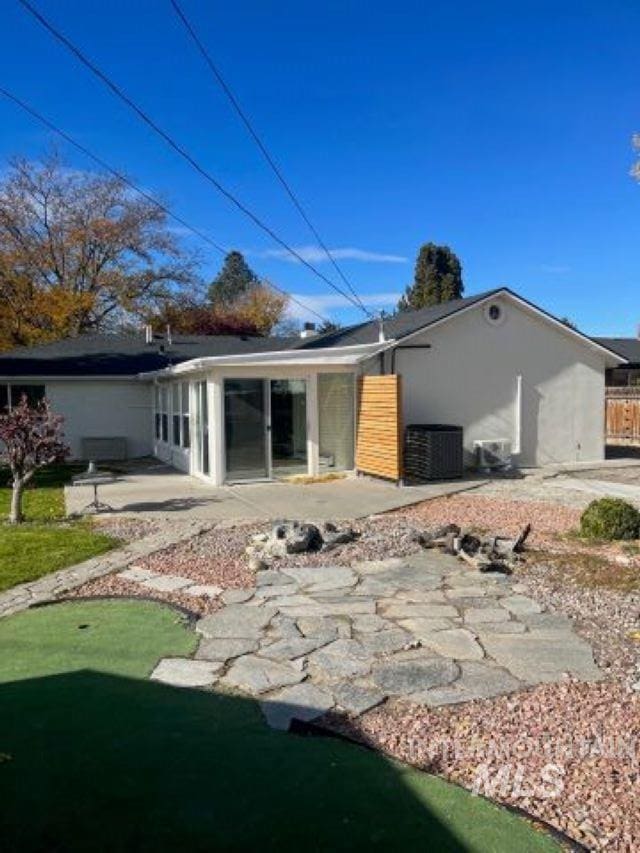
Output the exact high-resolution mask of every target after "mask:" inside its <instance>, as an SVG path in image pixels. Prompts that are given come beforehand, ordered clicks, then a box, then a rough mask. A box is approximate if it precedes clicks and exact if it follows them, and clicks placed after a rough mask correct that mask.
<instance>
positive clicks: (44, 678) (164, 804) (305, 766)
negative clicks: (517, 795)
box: [0, 601, 558, 853]
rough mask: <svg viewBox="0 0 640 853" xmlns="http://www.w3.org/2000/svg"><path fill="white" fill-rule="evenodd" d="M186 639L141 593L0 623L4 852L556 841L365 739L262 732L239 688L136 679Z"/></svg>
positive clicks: (545, 847) (523, 845) (527, 850)
mask: <svg viewBox="0 0 640 853" xmlns="http://www.w3.org/2000/svg"><path fill="white" fill-rule="evenodd" d="M82 626H86V627H82ZM194 646H195V637H194V635H193V633H192V632H191V631H190V630H189V629H188V628H187V626H186V625H185V623H184V621H183V620H182V618H181V617H180V616H178V615H177V614H176V613H175V611H172V610H169V609H168V608H165V607H163V606H161V605H157V604H152V603H141V602H128V601H117V602H116V601H110V602H79V603H74V604H69V603H66V604H60V605H54V606H52V607H48V608H44V609H41V610H36V611H30V612H28V613H23V614H19V615H17V616H14V617H10V618H8V619H5V620H2V621H0V648H2V650H3V653H2V660H1V661H0V825H1V826H2V849H3V851H6V853H10V851H16V853H17V851H20V853H30V851H41V850H50V851H54V850H55V851H63V850H64V851H65V852H66V851H87V850H91V851H109V853H117V851H134V850H135V851H154V852H155V853H158V852H159V853H163V851H174V850H184V851H189V853H193V851H213V850H225V851H231V850H252V851H253V850H260V851H263V850H278V851H294V850H303V849H311V850H315V851H324V850H327V851H329V850H331V851H333V850H365V849H366V850H370V849H385V850H424V851H434V853H435V852H436V851H437V853H441V852H442V851H478V853H480V851H482V853H502V851H505V853H506V851H513V850H518V851H519V853H543V851H552V850H557V849H558V848H557V847H556V845H555V844H554V842H552V841H551V840H550V839H549V838H548V837H547V836H545V835H543V834H541V833H539V832H537V831H535V830H533V829H532V828H531V827H530V826H529V825H528V824H526V823H524V822H523V821H521V820H520V819H518V818H516V817H514V816H513V815H511V814H509V813H507V812H506V811H504V810H502V809H499V808H498V807H496V806H493V805H492V804H490V803H487V802H486V801H485V800H482V799H480V798H477V797H473V796H471V795H470V794H468V793H467V792H465V791H462V790H461V789H459V788H457V787H454V786H452V785H448V784H446V783H444V782H443V781H441V780H439V779H436V778H434V777H432V776H429V775H427V774H423V773H419V772H417V771H415V770H412V769H410V768H407V767H404V766H401V765H399V764H397V763H394V762H390V761H388V760H386V759H385V758H383V757H382V756H381V755H379V754H378V753H375V752H372V751H368V750H366V749H363V748H361V747H356V746H353V745H351V744H347V743H344V742H342V741H338V740H334V739H329V738H304V737H297V736H294V735H290V734H284V733H282V732H275V731H272V730H270V729H268V728H267V727H266V725H265V724H264V722H263V719H262V717H261V714H260V711H259V708H258V705H257V704H256V703H255V702H253V701H250V700H247V699H244V698H241V697H238V696H228V695H227V696H225V695H222V694H216V693H213V692H210V691H199V690H184V689H177V688H171V687H168V686H166V685H162V684H158V683H154V682H150V681H148V680H145V676H146V675H148V673H149V672H150V671H151V669H152V667H153V665H154V663H155V661H156V660H157V659H158V658H160V657H163V656H172V655H185V654H188V653H190V652H191V651H192V650H193V648H194ZM12 679H17V680H12Z"/></svg>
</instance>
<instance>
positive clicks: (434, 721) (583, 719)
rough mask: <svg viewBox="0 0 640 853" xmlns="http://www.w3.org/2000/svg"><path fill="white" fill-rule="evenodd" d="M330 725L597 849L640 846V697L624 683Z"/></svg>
mask: <svg viewBox="0 0 640 853" xmlns="http://www.w3.org/2000/svg"><path fill="white" fill-rule="evenodd" d="M328 722H329V725H332V726H333V727H335V728H337V729H338V730H339V731H342V732H345V733H348V734H350V735H351V736H353V737H356V738H357V739H360V740H364V741H365V742H366V743H368V744H369V745H371V746H374V747H375V748H376V749H380V750H382V751H384V752H385V753H387V754H389V755H392V756H393V757H394V758H399V759H401V760H404V761H407V762H409V763H411V764H413V765H415V766H416V767H420V768H422V769H424V770H429V771H430V772H433V773H438V774H441V775H443V776H444V777H445V778H447V779H451V780H452V781H455V782H458V783H459V784H461V785H464V786H465V787H467V788H470V789H472V790H474V789H475V790H477V791H478V792H479V793H482V794H485V795H488V796H491V797H492V798H493V799H496V800H498V801H500V802H505V803H510V804H512V805H515V806H518V807H519V808H522V809H525V810H526V811H527V812H529V813H530V814H533V815H536V816H537V817H540V818H542V819H544V820H546V821H548V822H549V823H550V824H552V825H553V826H555V827H557V828H559V829H561V830H563V831H564V832H566V833H567V834H568V835H569V836H570V837H572V838H573V839H575V840H577V841H580V842H582V843H583V844H584V845H585V846H586V847H587V848H588V849H592V850H593V849H598V850H611V851H614V850H615V851H624V853H631V851H637V850H638V849H639V847H640V815H639V813H638V804H637V796H638V784H639V775H640V771H639V767H638V760H639V759H640V697H638V696H637V695H631V696H630V695H629V693H628V692H627V691H626V690H625V689H624V687H622V686H621V685H617V684H611V683H600V684H579V683H566V684H553V685H540V686H538V687H535V688H533V689H531V690H529V691H525V692H521V693H518V694H515V695H510V696H504V697H499V698H497V699H491V700H478V701H475V702H469V703H465V704H463V705H458V706H454V707H447V708H437V709H433V710H431V709H428V708H425V707H423V706H419V705H415V704H413V703H409V702H395V703H387V704H386V705H384V706H382V707H380V708H379V709H374V710H372V711H370V712H368V713H367V714H365V715H364V716H363V717H359V718H357V719H355V720H352V721H350V722H348V723H347V722H346V721H345V718H344V717H333V718H329V721H328ZM545 768H546V770H545ZM498 774H501V775H498ZM545 777H546V780H547V781H546V782H545ZM483 780H486V781H485V782H484V785H483V784H481V783H482V782H483ZM558 780H559V782H560V784H561V786H562V789H561V790H557V791H556V790H554V783H555V782H557V781H558ZM549 782H551V784H549Z"/></svg>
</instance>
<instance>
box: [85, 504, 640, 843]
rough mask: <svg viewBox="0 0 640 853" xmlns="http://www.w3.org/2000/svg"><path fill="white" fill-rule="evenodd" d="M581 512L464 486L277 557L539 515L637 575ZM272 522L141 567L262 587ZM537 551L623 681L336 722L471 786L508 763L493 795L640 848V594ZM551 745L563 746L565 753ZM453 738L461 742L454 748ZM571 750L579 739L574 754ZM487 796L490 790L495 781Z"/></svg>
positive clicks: (597, 837)
mask: <svg viewBox="0 0 640 853" xmlns="http://www.w3.org/2000/svg"><path fill="white" fill-rule="evenodd" d="M579 518H580V510H578V509H574V508H569V507H565V506H561V505H558V504H551V503H544V502H534V501H523V500H506V499H503V498H495V497H489V496H485V495H471V494H466V495H465V494H461V495H455V496H452V497H449V498H439V499H437V500H432V501H427V502H424V503H422V504H419V505H417V506H414V507H410V508H407V509H403V510H398V511H396V512H394V513H389V514H387V515H384V516H378V517H376V518H372V519H368V520H364V521H359V522H357V523H354V527H355V528H356V529H357V530H358V531H359V532H360V533H361V534H362V535H361V537H360V538H359V539H358V540H357V541H356V542H354V543H351V544H349V545H346V546H343V547H341V548H339V549H337V550H336V551H334V552H331V553H328V554H322V553H320V554H305V555H297V556H290V557H287V558H286V559H284V560H280V561H276V562H275V564H274V565H275V566H276V567H283V568H284V567H286V566H305V565H307V566H308V565H350V564H351V563H353V562H357V561H359V560H367V559H382V558H387V557H395V556H404V555H407V554H410V553H413V552H415V551H417V550H419V546H418V545H417V543H416V541H415V539H416V533H417V532H419V531H422V530H424V529H429V528H433V527H435V526H438V525H441V524H445V523H449V522H454V523H457V524H459V525H460V526H461V527H467V528H469V527H470V528H475V529H478V530H486V531H491V532H492V533H496V534H501V535H504V536H515V535H516V534H517V533H519V532H520V530H521V529H522V528H523V527H524V525H525V524H527V523H528V522H531V523H532V524H533V532H532V536H531V538H530V544H532V545H533V546H534V547H536V548H539V549H544V550H546V551H547V552H551V551H553V552H555V553H563V554H566V555H567V556H568V557H569V558H570V556H571V554H576V555H577V554H578V553H583V552H584V553H588V554H590V555H592V556H593V555H594V554H596V555H598V556H600V557H605V558H607V559H610V560H611V561H612V563H611V565H612V567H614V568H615V565H618V567H619V565H620V564H619V563H618V564H616V563H615V562H613V561H616V560H621V559H624V560H626V561H627V564H628V565H627V569H628V570H629V571H631V570H632V569H633V568H634V564H635V562H636V559H637V558H628V557H623V552H622V551H621V550H620V548H619V546H617V545H614V546H601V547H598V548H594V547H591V546H585V545H584V544H582V543H580V542H579V541H576V540H573V539H571V538H568V537H566V535H565V534H567V533H568V532H569V531H571V530H573V529H575V528H577V527H578V523H579ZM266 529H268V528H267V527H266V526H265V525H257V524H254V525H237V526H235V527H225V528H218V529H213V530H211V531H208V532H206V533H204V534H202V535H200V536H197V537H194V538H193V539H192V540H190V541H188V542H183V543H181V544H178V545H176V546H174V547H172V548H168V549H166V550H165V551H162V552H159V553H157V554H154V555H152V556H151V557H149V558H147V559H145V560H141V561H139V565H141V566H143V567H145V568H148V569H151V570H152V571H155V572H158V573H159V574H180V575H184V576H186V577H189V578H191V579H192V580H193V581H194V583H202V584H216V585H218V586H220V587H222V588H225V589H226V588H231V587H236V588H237V587H243V586H250V585H252V582H253V576H252V573H251V572H250V571H249V569H248V566H247V558H246V555H245V553H244V551H245V547H246V545H247V543H248V541H249V538H250V535H251V534H252V533H254V532H256V531H263V530H266ZM536 559H537V558H536V555H532V557H531V558H530V559H529V560H528V561H527V564H526V565H525V566H524V567H523V569H522V571H521V572H519V577H518V581H520V582H521V583H523V584H525V585H526V586H527V588H528V591H529V593H530V594H531V595H532V596H533V597H534V598H536V599H537V600H539V601H541V602H542V603H544V604H547V605H548V606H550V607H552V608H553V609H558V610H561V611H563V612H565V613H568V614H569V615H570V616H571V617H572V618H573V619H574V623H575V627H576V630H577V631H578V632H579V633H580V634H581V635H582V636H584V637H585V638H586V639H588V640H589V641H590V642H591V643H592V645H593V647H594V652H595V656H596V660H597V661H598V663H599V665H600V666H601V667H603V668H604V670H605V671H606V672H607V674H608V676H609V679H610V680H608V681H606V682H603V683H600V684H581V683H569V682H567V683H563V684H553V685H540V686H538V687H536V688H535V689H532V690H529V691H526V692H522V693H519V694H517V695H513V696H507V697H500V698H498V699H494V700H483V701H477V702H471V703H466V704H464V705H461V706H454V707H451V708H441V709H436V710H430V709H426V708H423V707H421V706H417V705H412V704H410V703H399V702H395V703H387V704H385V705H383V706H381V707H380V708H378V709H376V710H374V711H371V712H369V713H368V714H366V715H365V716H364V717H363V718H361V719H360V720H358V721H356V722H354V723H350V724H347V723H345V720H344V719H342V720H335V719H333V720H332V724H333V725H334V726H336V727H341V728H343V729H344V727H345V725H349V731H350V733H351V734H355V735H357V736H359V737H361V738H363V739H365V740H366V741H367V742H369V743H370V744H372V745H373V746H375V747H376V748H378V749H381V750H383V751H385V752H387V753H389V754H390V755H393V756H395V757H397V758H400V759H402V760H405V761H409V762H410V763H413V764H416V765H417V766H420V767H423V768H424V769H427V770H430V771H431V772H436V773H439V774H441V775H443V776H445V777H447V778H449V779H451V780H454V781H456V782H458V783H460V784H463V785H465V786H467V787H469V788H473V787H474V783H475V781H476V774H477V772H478V768H479V767H481V766H482V765H485V764H486V765H488V772H493V771H497V770H499V769H500V768H503V778H504V776H505V775H506V774H507V772H508V771H505V770H504V768H505V767H506V766H509V765H510V766H511V770H510V773H511V777H510V778H511V782H513V780H514V776H513V774H517V775H520V776H521V784H520V789H521V790H520V791H518V790H517V785H515V786H514V785H513V784H505V787H504V790H503V791H501V790H500V786H498V788H497V789H494V790H493V793H491V796H493V798H494V799H497V800H502V801H504V802H509V803H513V804H515V805H517V806H520V807H521V808H524V809H526V810H527V811H529V812H531V813H532V814H535V815H538V816H539V817H541V818H542V819H544V820H547V821H548V822H549V823H552V824H553V825H555V826H557V827H558V828H560V829H562V830H564V831H565V832H567V833H568V834H569V835H571V836H572V837H574V838H576V839H578V840H580V841H582V843H584V844H585V845H586V846H588V847H589V848H590V849H598V850H605V849H606V850H611V851H624V853H631V851H634V853H635V851H640V810H639V809H638V807H637V805H636V800H637V799H638V795H639V794H640V769H639V766H638V760H639V757H640V693H633V691H632V689H631V686H632V685H633V684H635V683H636V682H638V679H640V643H638V642H635V641H634V640H632V639H631V638H630V636H629V635H630V631H631V630H632V629H633V628H634V627H635V628H637V627H638V626H639V625H640V596H639V595H635V596H634V595H633V594H629V593H625V592H621V591H615V590H609V589H600V588H595V589H594V588H583V587H581V586H580V585H579V584H576V583H575V582H572V581H571V580H570V579H569V578H565V577H563V575H562V573H561V572H558V571H557V570H554V571H553V572H551V570H550V569H548V567H547V566H545V565H544V562H536ZM639 564H640V561H639ZM605 568H606V567H605ZM77 594H85V595H86V594H94V595H95V594H114V595H136V594H137V595H146V594H147V593H146V591H145V590H144V587H141V586H139V585H137V584H133V583H128V582H124V581H121V580H119V579H117V578H115V577H114V576H110V577H105V578H101V579H99V580H97V581H94V582H92V583H90V584H87V585H86V586H84V587H82V588H81V589H80V590H78V591H77ZM152 595H153V597H156V598H160V599H162V600H167V601H170V602H173V603H176V604H182V605H183V606H185V607H187V608H189V609H190V610H195V611H197V612H199V613H207V612H211V611H213V610H215V609H217V608H218V607H219V606H220V603H219V602H218V601H217V600H216V599H213V600H211V599H204V598H202V599H197V598H194V597H192V596H187V595H184V594H180V593H167V594H162V593H155V592H154V593H152ZM616 737H618V738H619V740H618V742H616V743H613V744H612V743H611V738H616ZM527 738H529V739H530V740H527ZM620 738H622V740H620ZM603 739H605V740H603ZM607 739H608V740H607ZM635 739H637V740H638V741H639V743H635ZM543 741H544V742H547V743H548V744H549V745H550V746H548V747H547V749H548V748H551V750H552V754H551V756H549V754H548V752H545V750H544V747H543V745H542V742H543ZM603 743H604V746H605V749H604V752H605V754H602V752H603ZM523 744H524V746H526V747H527V748H523ZM443 745H444V746H446V745H448V748H447V749H444V751H443ZM585 745H586V746H585ZM589 745H591V747H590V749H587V754H586V755H585V754H584V750H585V749H586V747H587V746H589ZM598 745H599V747H600V754H598V750H597V747H598ZM612 746H613V748H612ZM474 747H475V749H474ZM567 747H571V749H570V751H569V753H568V754H567ZM434 748H435V752H434ZM616 748H617V753H616ZM581 750H583V751H582V752H581ZM548 764H554V765H557V766H558V767H559V768H560V771H561V772H562V773H563V775H562V776H561V777H559V778H560V781H561V782H562V784H563V790H562V792H561V793H560V794H559V795H558V796H555V797H542V796H540V791H534V792H533V793H531V792H530V791H526V790H523V789H524V788H525V787H530V786H531V785H534V786H536V785H537V786H539V785H540V783H541V781H542V780H541V777H540V773H541V771H542V769H543V768H544V767H545V765H548ZM553 772H555V771H552V776H553ZM557 778H558V777H557V776H554V777H553V780H554V781H556V780H557ZM494 781H495V780H494ZM508 781H509V780H508V779H507V782H508ZM485 793H487V794H489V793H490V792H489V791H488V790H486V789H485Z"/></svg>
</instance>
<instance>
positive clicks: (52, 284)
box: [0, 155, 194, 349]
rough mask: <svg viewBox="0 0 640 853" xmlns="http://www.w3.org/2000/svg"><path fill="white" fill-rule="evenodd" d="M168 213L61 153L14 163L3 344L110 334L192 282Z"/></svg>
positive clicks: (1, 202) (1, 235)
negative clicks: (66, 161) (69, 162)
mask: <svg viewBox="0 0 640 853" xmlns="http://www.w3.org/2000/svg"><path fill="white" fill-rule="evenodd" d="M193 280H194V266H193V259H192V258H191V257H190V256H189V255H188V254H187V253H186V252H185V251H184V250H183V249H182V248H181V247H180V246H179V245H178V242H177V240H176V238H175V236H174V235H173V234H172V232H171V231H170V230H169V229H168V228H167V222H166V214H165V213H164V211H163V210H162V209H161V208H160V207H158V206H157V205H155V204H154V203H153V202H152V201H150V200H148V199H145V198H143V197H141V196H140V197H138V196H136V195H135V194H133V193H132V192H131V190H130V189H129V187H128V186H127V184H126V183H125V182H124V181H122V180H120V179H118V178H115V177H112V176H109V175H106V176H105V175H99V174H93V173H87V172H78V171H73V170H70V169H68V168H65V167H64V166H63V164H62V163H61V162H60V160H59V158H58V157H57V156H56V155H51V156H49V157H47V158H46V159H45V160H44V161H43V162H41V163H34V162H31V161H28V160H14V161H13V162H12V164H11V167H10V169H9V171H8V174H7V176H6V177H5V178H4V180H3V181H2V183H1V184H0V297H1V298H0V348H2V349H9V348H11V347H14V346H18V345H31V344H35V343H42V342H46V341H50V340H56V339H58V338H63V337H69V336H74V335H78V334H81V333H83V332H92V331H102V330H108V329H112V328H115V327H117V325H118V324H119V323H122V322H124V321H126V320H129V319H131V318H132V317H136V316H138V317H140V316H142V314H143V313H144V312H147V311H149V310H152V309H154V308H156V307H158V308H159V307H160V305H161V304H162V303H163V301H164V300H166V299H167V298H170V297H171V295H172V294H174V293H178V292H180V291H182V290H183V289H185V288H187V287H188V286H190V285H191V283H192V282H193Z"/></svg>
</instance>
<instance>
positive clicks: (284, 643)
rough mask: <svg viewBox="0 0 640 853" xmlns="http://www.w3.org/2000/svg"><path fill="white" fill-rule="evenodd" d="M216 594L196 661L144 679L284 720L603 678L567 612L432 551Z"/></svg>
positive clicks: (273, 721) (270, 577) (201, 627)
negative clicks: (231, 694) (253, 699)
mask: <svg viewBox="0 0 640 853" xmlns="http://www.w3.org/2000/svg"><path fill="white" fill-rule="evenodd" d="M135 570H136V569H135V567H131V568H130V569H129V570H128V571H129V572H133V571H135ZM137 577H138V581H137V582H139V583H141V584H142V585H147V584H151V583H153V582H154V581H155V580H156V578H146V577H143V576H142V575H139V576H137ZM163 577H165V578H166V576H163ZM180 580H184V579H180ZM192 586H193V585H192ZM181 589H187V587H181ZM220 599H221V600H222V601H223V603H225V606H224V607H223V608H222V609H221V610H218V611H217V612H215V613H213V614H211V615H209V616H206V617H204V618H202V619H200V620H199V621H198V623H197V626H196V628H197V631H198V632H199V633H200V634H201V635H202V637H203V638H202V640H201V643H200V648H199V649H198V652H197V654H196V660H194V661H190V660H180V661H176V660H173V659H169V660H167V661H162V662H161V664H160V665H159V666H158V667H157V668H156V671H155V672H154V675H153V677H154V678H159V679H160V678H161V679H162V680H167V681H168V682H169V683H174V684H181V685H182V684H185V685H189V686H208V685H210V684H213V683H216V684H219V685H220V686H222V687H224V688H225V689H232V690H240V691H242V692H244V693H247V694H249V695H251V696H259V697H260V700H261V706H262V710H263V712H264V715H265V717H266V719H267V721H268V723H269V724H270V725H272V726H274V727H276V728H280V729H287V728H289V726H290V723H291V720H293V719H299V720H312V719H316V718H317V717H319V716H321V715H322V714H324V713H326V711H328V710H329V709H331V708H333V707H336V708H337V709H339V711H341V712H342V713H347V714H351V715H358V714H362V713H364V712H365V711H367V710H368V709H370V708H373V707H375V706H376V705H378V704H379V703H380V702H383V701H384V700H385V699H387V698H389V697H392V698H404V699H407V700H410V701H415V702H419V703H423V704H426V705H429V706H433V707H437V706H439V705H449V704H455V703H461V702H468V701H471V700H474V699H481V698H490V697H492V696H499V695H501V694H504V693H511V692H515V691H518V690H522V689H525V688H526V687H528V686H529V685H532V684H537V683H540V682H549V681H561V680H562V679H564V678H566V677H567V676H572V677H576V678H581V679H586V680H596V679H599V678H601V677H602V673H601V672H600V670H599V669H598V667H597V666H596V664H595V663H594V660H593V654H592V650H591V647H590V646H589V645H588V644H587V643H586V642H585V641H583V640H582V639H580V637H578V635H577V634H576V633H575V632H574V630H573V625H572V622H571V620H570V619H568V618H567V617H566V616H564V615H562V614H559V613H549V612H546V611H545V610H544V608H543V607H542V606H541V605H540V604H539V603H538V602H536V601H535V600H533V599H532V598H530V597H528V596H526V595H524V594H523V593H522V588H521V587H520V586H519V585H518V584H517V583H515V582H514V581H513V580H512V579H510V578H508V577H506V576H503V575H496V574H492V573H486V574H481V573H479V572H474V571H473V570H471V569H468V568H465V567H464V566H462V565H461V564H460V563H459V562H458V561H457V560H456V559H455V558H453V557H449V556H446V555H443V554H439V553H438V554H436V553H434V552H431V551H429V552H423V553H420V554H415V555H412V556H411V557H407V558H406V559H399V558H398V559H392V560H376V561H369V562H366V563H359V564H355V565H353V566H351V567H348V568H347V567H341V566H325V567H310V566H305V567H304V568H284V569H282V570H274V569H267V570H265V571H260V572H258V573H257V574H256V587H255V588H251V589H245V590H227V591H226V592H224V593H222V594H221V595H220ZM207 667H208V668H207Z"/></svg>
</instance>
